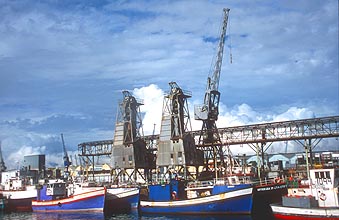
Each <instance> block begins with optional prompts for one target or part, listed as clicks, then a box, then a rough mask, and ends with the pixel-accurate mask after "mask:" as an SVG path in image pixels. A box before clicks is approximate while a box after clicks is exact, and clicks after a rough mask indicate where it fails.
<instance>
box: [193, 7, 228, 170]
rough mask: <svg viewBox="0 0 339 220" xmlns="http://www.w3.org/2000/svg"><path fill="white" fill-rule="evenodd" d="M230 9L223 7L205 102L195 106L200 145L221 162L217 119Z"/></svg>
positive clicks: (221, 153)
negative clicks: (200, 124) (199, 129)
mask: <svg viewBox="0 0 339 220" xmlns="http://www.w3.org/2000/svg"><path fill="white" fill-rule="evenodd" d="M229 11H230V9H228V8H224V9H223V15H224V16H223V22H222V29H221V35H220V39H219V44H218V51H217V56H216V61H215V64H214V68H213V70H212V71H211V73H210V75H209V76H208V78H207V87H206V91H205V97H204V104H203V105H200V106H195V109H194V116H195V119H196V120H202V128H201V133H200V137H199V144H198V145H199V146H202V147H204V148H205V150H206V148H207V149H209V150H208V152H209V153H210V154H213V155H209V156H207V157H209V158H211V157H213V158H214V160H216V155H217V154H219V158H220V161H221V163H222V164H223V163H224V156H223V152H222V147H221V140H220V136H219V133H218V131H217V126H216V121H217V120H218V115H219V100H220V92H219V91H218V87H219V80H220V72H221V66H222V59H223V53H224V44H225V38H226V29H227V23H228V16H229Z"/></svg>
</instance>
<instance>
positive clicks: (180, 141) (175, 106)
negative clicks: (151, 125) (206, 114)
mask: <svg viewBox="0 0 339 220" xmlns="http://www.w3.org/2000/svg"><path fill="white" fill-rule="evenodd" d="M169 85H170V92H168V94H166V95H165V97H164V101H163V110H162V119H161V128H160V135H159V144H158V152H157V160H156V166H157V168H159V169H158V170H160V173H161V174H166V173H169V174H179V175H181V176H184V177H185V178H186V175H187V172H186V167H187V166H198V165H202V164H203V152H202V151H200V150H198V149H196V147H195V143H194V139H193V136H192V135H191V134H190V133H189V131H191V130H192V127H191V121H190V117H189V111H188V104H187V99H188V98H190V97H191V96H192V94H191V92H188V91H184V90H182V89H181V88H180V87H179V86H178V84H177V83H176V82H170V83H169Z"/></svg>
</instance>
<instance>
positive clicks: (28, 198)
mask: <svg viewBox="0 0 339 220" xmlns="http://www.w3.org/2000/svg"><path fill="white" fill-rule="evenodd" d="M0 195H1V196H2V198H3V199H4V201H5V202H6V207H5V209H6V211H10V212H12V211H32V200H34V199H36V197H37V189H36V186H35V185H33V184H31V182H30V180H29V179H27V178H21V177H13V178H9V179H8V180H6V181H5V183H4V185H3V186H2V189H0Z"/></svg>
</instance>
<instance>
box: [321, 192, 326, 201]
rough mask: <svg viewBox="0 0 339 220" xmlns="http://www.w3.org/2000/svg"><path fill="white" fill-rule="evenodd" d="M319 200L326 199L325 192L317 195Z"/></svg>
mask: <svg viewBox="0 0 339 220" xmlns="http://www.w3.org/2000/svg"><path fill="white" fill-rule="evenodd" d="M319 198H320V200H321V201H325V200H326V195H325V193H321V194H320V196H319Z"/></svg>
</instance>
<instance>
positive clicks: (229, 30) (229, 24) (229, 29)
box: [228, 17, 233, 64]
mask: <svg viewBox="0 0 339 220" xmlns="http://www.w3.org/2000/svg"><path fill="white" fill-rule="evenodd" d="M228 36H229V38H230V63H231V64H232V63H233V58H232V37H231V22H230V18H229V17H228Z"/></svg>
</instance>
